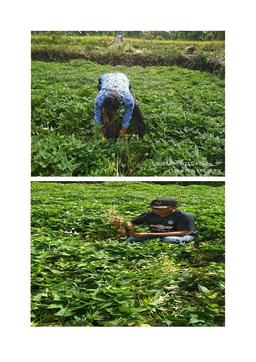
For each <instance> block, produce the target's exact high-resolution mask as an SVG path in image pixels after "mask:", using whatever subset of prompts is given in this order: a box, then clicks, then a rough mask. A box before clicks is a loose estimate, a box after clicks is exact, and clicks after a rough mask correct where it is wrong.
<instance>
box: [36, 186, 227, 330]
mask: <svg viewBox="0 0 256 362" xmlns="http://www.w3.org/2000/svg"><path fill="white" fill-rule="evenodd" d="M158 196H176V197H177V199H178V200H179V201H180V203H181V204H182V207H181V210H186V211H188V212H192V213H194V214H195V215H196V216H197V229H198V230H199V240H200V241H201V243H200V247H199V248H198V249H194V248H192V246H191V245H186V246H175V245H170V244H161V243H159V242H158V241H157V240H153V241H149V242H145V243H133V244H130V243H128V242H127V241H126V240H125V239H123V240H119V241H118V240H116V238H115V231H114V229H113V227H112V226H111V225H106V220H107V209H108V208H109V207H112V206H113V205H114V206H115V207H116V209H117V210H118V212H119V213H120V214H121V215H123V216H124V217H125V218H126V220H130V219H132V218H133V217H135V216H137V215H138V214H140V213H141V212H144V211H146V210H147V208H148V204H149V202H150V201H151V200H152V199H154V198H156V197H158ZM31 215H32V249H31V252H32V256H31V266H32V275H31V282H32V304H31V307H32V325H34V326H145V325H148V326H222V325H224V187H223V186H216V187H212V186H207V185H189V186H180V185H177V184H167V185H159V184H152V183H142V182H110V183H78V184H77V183H64V184H62V183H44V182H35V183H32V210H31Z"/></svg>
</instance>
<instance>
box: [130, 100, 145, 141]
mask: <svg viewBox="0 0 256 362" xmlns="http://www.w3.org/2000/svg"><path fill="white" fill-rule="evenodd" d="M132 96H133V99H134V109H133V113H132V119H131V121H133V122H134V125H135V127H136V130H137V133H138V135H139V137H140V138H142V137H143V136H144V135H145V133H146V125H145V122H144V121H143V116H142V113H141V110H140V107H139V105H138V102H137V101H136V99H135V97H134V95H133V94H132Z"/></svg>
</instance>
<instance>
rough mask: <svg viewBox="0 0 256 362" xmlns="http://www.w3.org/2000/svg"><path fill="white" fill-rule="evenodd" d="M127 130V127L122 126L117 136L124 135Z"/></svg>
mask: <svg viewBox="0 0 256 362" xmlns="http://www.w3.org/2000/svg"><path fill="white" fill-rule="evenodd" d="M127 132H128V128H124V127H122V128H121V130H120V133H119V136H120V137H124V136H125V135H126V134H127Z"/></svg>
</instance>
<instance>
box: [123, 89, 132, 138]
mask: <svg viewBox="0 0 256 362" xmlns="http://www.w3.org/2000/svg"><path fill="white" fill-rule="evenodd" d="M123 103H124V107H125V112H124V117H123V121H122V128H121V130H120V136H121V137H122V136H124V135H126V133H127V132H128V127H129V125H130V121H131V118H132V112H133V109H134V99H133V97H132V95H131V94H129V95H127V96H126V97H123Z"/></svg>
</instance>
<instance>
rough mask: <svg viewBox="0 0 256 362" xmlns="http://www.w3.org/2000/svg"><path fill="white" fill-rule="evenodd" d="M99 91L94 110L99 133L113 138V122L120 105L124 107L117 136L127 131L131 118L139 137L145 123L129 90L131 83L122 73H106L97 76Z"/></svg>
mask: <svg viewBox="0 0 256 362" xmlns="http://www.w3.org/2000/svg"><path fill="white" fill-rule="evenodd" d="M97 88H98V90H99V93H98V95H97V96H96V98H95V102H94V111H95V123H96V124H97V125H99V126H101V127H100V135H101V136H106V137H107V138H115V137H116V134H115V131H114V129H113V127H111V126H113V124H114V121H115V118H116V115H117V111H118V110H119V108H120V107H121V106H123V107H124V108H125V112H124V116H123V120H122V128H121V130H120V132H119V136H121V137H122V136H124V135H125V134H126V133H127V132H128V128H129V126H130V123H131V120H133V121H134V123H135V127H136V129H137V133H138V135H139V137H140V138H142V137H143V136H144V134H145V123H144V121H143V118H142V114H141V111H140V108H139V106H138V103H137V101H136V100H135V97H134V96H133V94H132V92H131V88H132V86H131V83H130V81H129V79H128V78H127V76H126V75H125V74H123V73H107V74H103V75H102V76H101V77H100V78H99V84H98V87H97Z"/></svg>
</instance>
